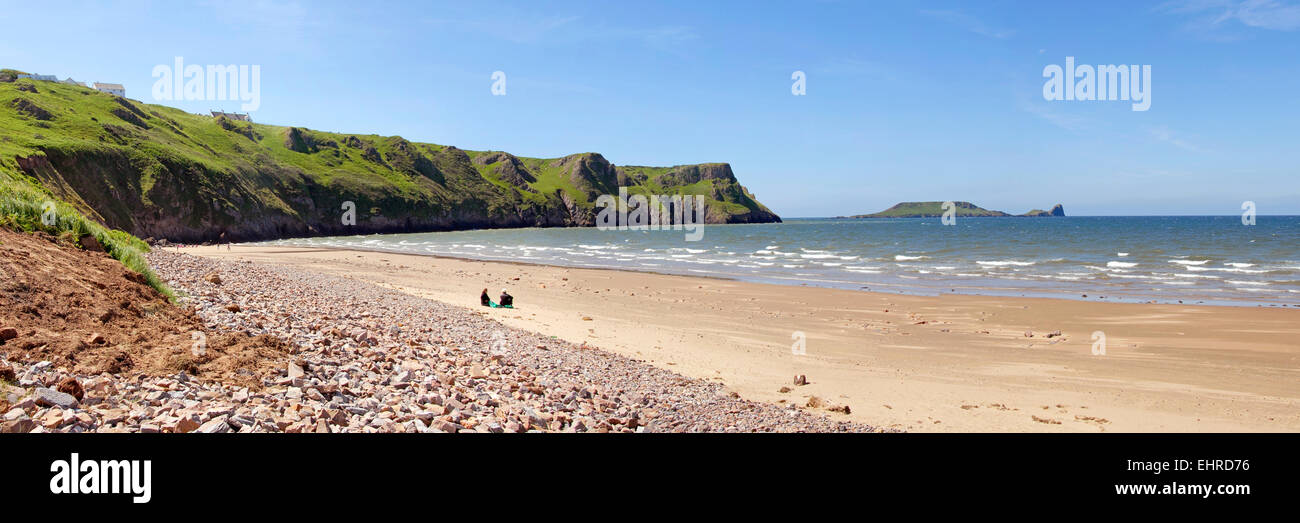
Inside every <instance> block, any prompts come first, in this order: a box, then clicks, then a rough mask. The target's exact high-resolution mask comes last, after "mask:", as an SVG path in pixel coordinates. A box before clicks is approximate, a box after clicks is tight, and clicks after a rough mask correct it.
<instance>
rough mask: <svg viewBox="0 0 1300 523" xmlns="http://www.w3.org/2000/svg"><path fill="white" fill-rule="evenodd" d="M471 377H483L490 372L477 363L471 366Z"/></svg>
mask: <svg viewBox="0 0 1300 523" xmlns="http://www.w3.org/2000/svg"><path fill="white" fill-rule="evenodd" d="M469 377H471V378H475V379H483V378H486V377H488V373H487V371H486V370H483V367H480V366H479V365H477V364H475V365H471V366H470V367H469Z"/></svg>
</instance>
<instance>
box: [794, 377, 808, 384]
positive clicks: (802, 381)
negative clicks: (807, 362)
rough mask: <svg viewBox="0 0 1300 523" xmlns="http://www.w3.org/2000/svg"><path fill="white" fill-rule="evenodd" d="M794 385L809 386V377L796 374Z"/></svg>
mask: <svg viewBox="0 0 1300 523" xmlns="http://www.w3.org/2000/svg"><path fill="white" fill-rule="evenodd" d="M794 384H795V386H801V385H807V384H808V376H805V375H803V374H795V376H794Z"/></svg>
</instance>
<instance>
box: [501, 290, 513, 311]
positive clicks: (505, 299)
mask: <svg viewBox="0 0 1300 523" xmlns="http://www.w3.org/2000/svg"><path fill="white" fill-rule="evenodd" d="M501 306H502V307H514V306H515V297H514V296H511V295H510V293H508V292H506V290H505V289H501Z"/></svg>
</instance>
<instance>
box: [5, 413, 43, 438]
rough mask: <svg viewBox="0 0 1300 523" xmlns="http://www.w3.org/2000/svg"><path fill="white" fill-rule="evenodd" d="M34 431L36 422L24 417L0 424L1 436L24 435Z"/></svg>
mask: <svg viewBox="0 0 1300 523" xmlns="http://www.w3.org/2000/svg"><path fill="white" fill-rule="evenodd" d="M35 429H36V422H35V421H32V419H31V418H28V417H26V416H23V417H21V418H18V419H15V420H10V421H6V422H4V423H0V433H3V434H26V433H28V432H31V431H33V430H35Z"/></svg>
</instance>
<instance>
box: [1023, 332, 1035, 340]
mask: <svg viewBox="0 0 1300 523" xmlns="http://www.w3.org/2000/svg"><path fill="white" fill-rule="evenodd" d="M1025 337H1026V338H1032V337H1034V331H1025Z"/></svg>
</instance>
